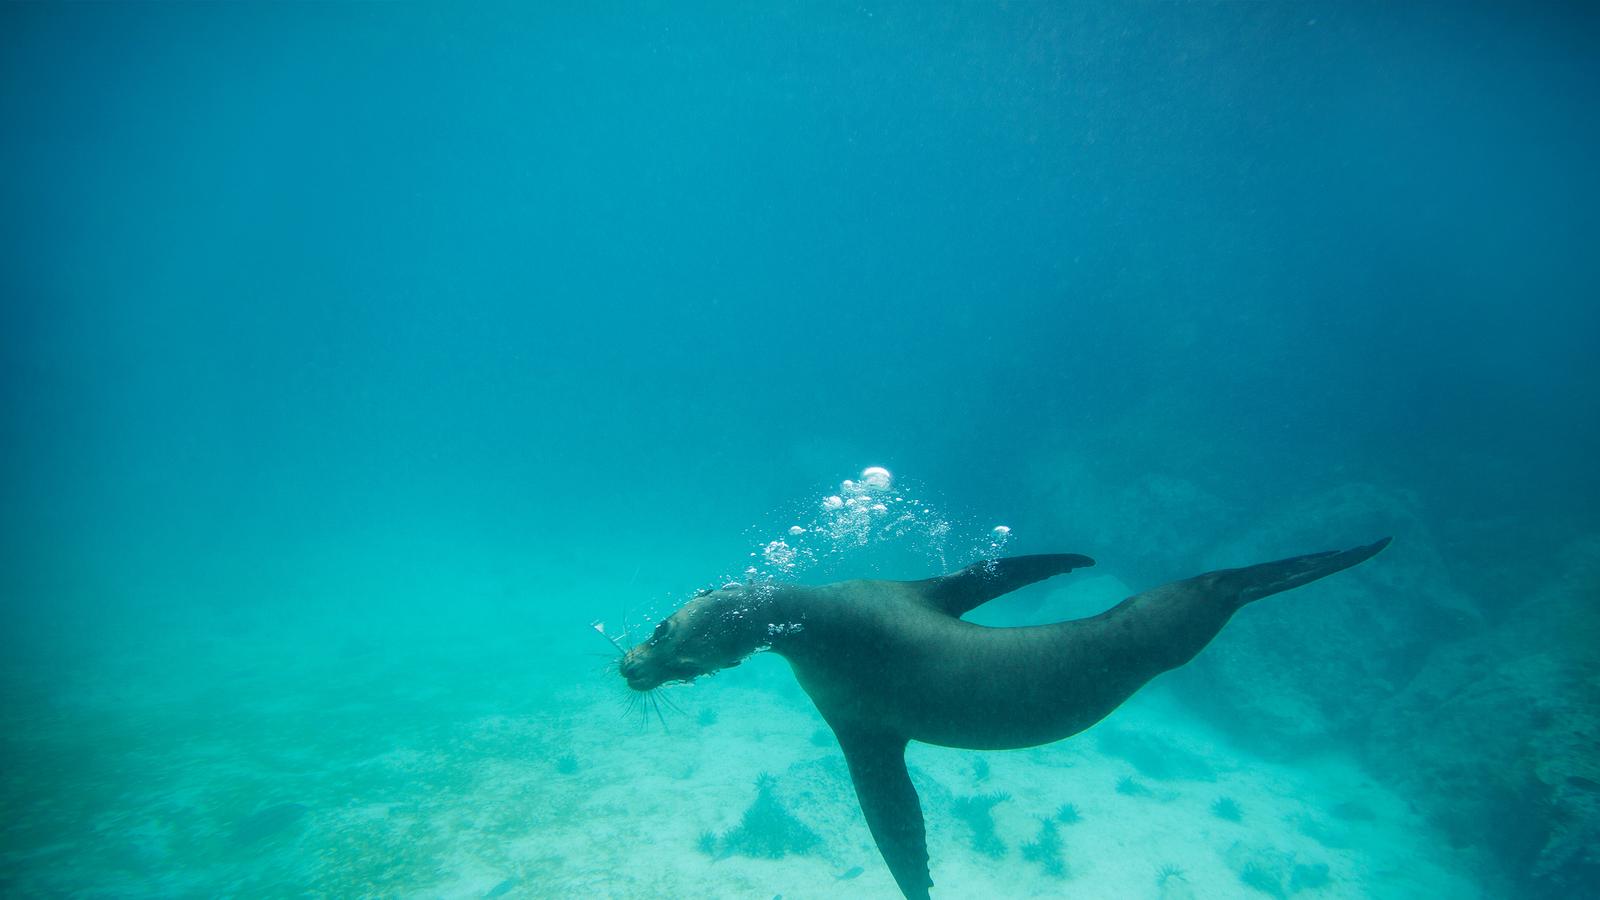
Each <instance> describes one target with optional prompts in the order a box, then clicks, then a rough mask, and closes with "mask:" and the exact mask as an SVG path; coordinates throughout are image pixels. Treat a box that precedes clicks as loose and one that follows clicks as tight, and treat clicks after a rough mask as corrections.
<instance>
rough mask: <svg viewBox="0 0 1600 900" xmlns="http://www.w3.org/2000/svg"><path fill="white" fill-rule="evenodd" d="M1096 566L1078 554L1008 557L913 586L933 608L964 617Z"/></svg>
mask: <svg viewBox="0 0 1600 900" xmlns="http://www.w3.org/2000/svg"><path fill="white" fill-rule="evenodd" d="M1092 565H1094V560H1092V559H1090V558H1089V557H1087V556H1079V555H1078V554H1076V553H1049V554H1044V555H1040V556H1008V557H1006V558H1005V559H986V560H982V561H980V562H975V563H973V564H972V565H970V566H967V567H966V568H965V569H962V570H961V571H959V572H955V573H953V574H950V575H941V576H939V577H938V578H929V579H927V580H925V581H914V582H912V585H913V586H914V587H916V588H918V589H919V590H920V591H921V592H922V596H923V598H924V599H925V600H927V601H928V602H929V603H931V604H933V606H935V607H936V608H938V609H939V610H941V611H943V612H946V613H948V614H950V615H952V616H955V617H957V618H960V617H961V616H963V615H966V614H967V613H968V612H971V611H972V610H974V609H977V608H978V607H979V606H982V605H983V604H985V603H988V602H989V601H990V600H993V599H994V598H996V597H998V596H1000V595H1001V594H1009V593H1011V592H1012V591H1014V590H1016V589H1018V588H1021V587H1026V586H1027V585H1030V584H1033V583H1034V582H1035V581H1043V580H1045V579H1046V578H1049V577H1050V576H1052V575H1061V574H1063V573H1065V572H1071V571H1072V570H1073V569H1082V568H1084V567H1086V566H1092Z"/></svg>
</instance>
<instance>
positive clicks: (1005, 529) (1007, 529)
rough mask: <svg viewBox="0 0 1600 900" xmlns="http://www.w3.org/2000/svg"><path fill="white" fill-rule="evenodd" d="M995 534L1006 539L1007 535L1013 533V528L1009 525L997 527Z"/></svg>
mask: <svg viewBox="0 0 1600 900" xmlns="http://www.w3.org/2000/svg"><path fill="white" fill-rule="evenodd" d="M994 533H995V534H997V535H999V536H1000V537H1005V536H1006V535H1008V534H1010V533H1011V526H1009V525H996V526H995V527H994Z"/></svg>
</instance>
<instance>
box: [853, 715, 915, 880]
mask: <svg viewBox="0 0 1600 900" xmlns="http://www.w3.org/2000/svg"><path fill="white" fill-rule="evenodd" d="M834 733H835V734H837V735H838V737H839V746H840V747H841V748H843V749H844V760H845V763H846V764H848V765H849V767H850V780H851V781H853V782H855V786H856V799H857V800H859V801H860V802H861V812H862V814H863V815H864V816H866V819H867V828H868V830H870V831H871V832H872V839H873V840H874V841H876V842H877V844H878V852H879V853H881V854H882V855H883V861H884V862H885V863H888V865H889V873H890V874H891V875H893V876H894V880H895V883H896V884H898V885H899V886H900V893H902V894H904V895H905V896H906V900H928V888H930V887H932V886H933V879H932V878H931V877H929V876H928V841H927V835H926V832H925V831H924V828H923V824H922V802H921V801H920V800H918V799H917V789H916V788H915V787H914V786H912V784H911V776H910V774H909V773H907V772H906V739H905V738H903V737H894V736H891V735H883V734H874V733H870V732H857V731H851V730H845V731H841V730H838V729H835V730H834Z"/></svg>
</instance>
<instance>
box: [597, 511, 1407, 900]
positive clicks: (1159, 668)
mask: <svg viewBox="0 0 1600 900" xmlns="http://www.w3.org/2000/svg"><path fill="white" fill-rule="evenodd" d="M1388 544H1389V539H1388V538H1384V539H1383V540H1380V541H1378V542H1376V543H1373V544H1368V545H1366V546H1364V547H1356V548H1354V549H1351V550H1342V551H1329V552H1326V553H1313V554H1311V555H1308V556H1296V557H1293V558H1290V559H1283V560H1279V561H1277V562H1269V563H1262V564H1260V565H1255V566H1249V567H1246V568H1242V569H1223V570H1221V571H1217V572H1208V573H1206V574H1204V575H1197V576H1195V577H1193V578H1188V579H1185V580H1183V581H1177V582H1173V583H1172V584H1168V585H1164V586H1162V587H1158V588H1155V589H1153V590H1149V591H1145V592H1144V593H1142V594H1137V595H1135V596H1133V597H1130V598H1128V599H1127V600H1124V601H1122V602H1121V603H1119V604H1117V605H1116V606H1115V607H1113V608H1111V609H1109V610H1107V611H1106V612H1103V613H1101V614H1100V615H1097V616H1092V617H1090V618H1086V619H1077V620H1074V621H1070V622H1058V623H1056V624H1054V625H1037V626H1030V627H1025V628H987V627H984V626H981V625H974V624H972V623H971V622H965V621H962V619H961V616H962V615H964V614H966V613H967V612H968V611H970V610H972V609H974V608H976V607H977V606H979V605H980V604H983V603H986V602H988V601H989V600H993V599H994V598H995V597H998V596H1000V595H1002V594H1005V593H1009V592H1010V591H1014V590H1016V589H1017V588H1020V587H1022V586H1024V585H1028V584H1032V583H1034V582H1036V581H1041V580H1043V579H1045V578H1049V577H1051V576H1053V575H1059V574H1062V573H1064V572H1070V571H1072V570H1073V569H1079V568H1083V567H1085V566H1092V565H1094V560H1092V559H1090V558H1089V557H1087V556H1077V555H1074V554H1054V555H1042V556H1017V557H1010V558H1005V559H995V560H986V561H983V562H979V563H975V564H973V565H971V566H968V567H967V568H965V569H962V570H961V571H959V572H956V573H954V574H950V575H944V576H941V577H938V578H930V579H926V580H923V581H872V580H860V581H842V582H837V583H834V584H825V585H821V586H816V587H804V586H799V585H782V584H773V583H767V584H753V585H741V584H730V585H726V586H724V587H722V588H720V589H717V590H708V591H702V592H700V593H699V594H698V595H696V596H695V597H694V599H692V600H690V601H689V602H688V603H686V604H684V606H683V607H682V608H680V609H679V610H678V611H677V612H675V613H673V614H672V615H671V616H668V617H667V618H666V619H665V620H663V621H662V622H661V623H660V624H659V625H657V626H656V628H655V633H654V634H652V635H651V637H650V638H649V639H648V640H646V641H644V642H642V643H640V644H639V645H637V646H635V647H633V648H632V649H631V650H629V651H627V652H626V653H625V654H624V655H623V657H622V658H621V659H620V660H619V662H618V670H619V671H620V673H621V674H622V677H623V678H625V679H627V682H628V686H629V687H631V688H633V689H634V690H636V691H650V690H654V689H655V688H657V687H659V686H661V685H662V684H665V683H668V682H674V681H693V680H694V679H695V678H697V677H699V676H701V675H707V674H710V673H712V672H715V671H717V670H718V669H726V668H729V667H731V666H736V665H738V664H739V663H740V662H741V661H742V660H744V658H745V657H747V656H749V655H750V654H751V653H754V652H755V651H757V650H771V651H772V652H773V653H776V654H778V655H779V656H782V657H783V658H785V659H787V660H788V661H789V664H790V665H791V666H792V667H793V669H794V673H795V676H796V677H797V678H798V679H799V681H800V685H801V687H803V688H804V689H805V691H806V693H807V694H809V695H810V696H811V700H812V702H814V703H815V704H816V705H817V710H818V711H819V712H821V713H822V717H823V719H825V720H826V721H827V723H828V725H829V726H830V727H832V728H833V732H834V734H835V735H836V736H837V737H838V739H839V746H840V747H841V748H842V749H843V750H844V756H845V762H846V763H847V764H848V766H849V769H850V777H851V780H852V781H854V782H855V788H856V797H857V798H858V799H859V800H860V802H861V811H862V813H863V814H864V815H865V816H866V820H867V827H868V828H869V829H870V830H871V832H872V837H873V839H874V840H875V841H876V842H877V844H878V850H879V852H881V853H882V854H883V859H884V862H886V863H887V864H888V866H889V871H890V873H891V874H893V875H894V880H895V882H896V883H897V884H898V885H899V886H900V891H901V893H903V894H905V896H906V897H907V898H910V900H925V898H927V897H928V889H929V888H930V887H932V886H933V880H932V879H931V878H930V877H929V875H928V848H927V842H926V839H925V836H924V829H923V821H922V805H921V803H920V801H919V800H918V798H917V792H916V789H915V788H914V787H913V786H912V784H911V778H910V776H909V775H907V774H906V763H905V748H906V743H907V742H908V741H913V740H915V741H922V742H924V743H929V744H938V745H941V746H945V747H959V748H963V749H970V750H1008V749H1016V748H1021V747H1032V746H1036V745H1039V744H1047V743H1050V742H1052V741H1058V740H1060V739H1062V738H1065V737H1068V736H1070V735H1074V734H1077V733H1078V732H1080V731H1082V730H1084V729H1085V728H1088V727H1089V726H1090V725H1093V724H1094V723H1096V722H1098V721H1100V720H1101V719H1103V718H1105V717H1106V716H1107V715H1108V714H1109V713H1110V712H1111V711H1112V710H1114V709H1116V708H1117V707H1118V706H1120V705H1122V702H1123V701H1125V700H1127V699H1128V698H1129V697H1130V696H1132V695H1133V692H1134V691H1136V690H1138V689H1139V688H1140V687H1141V686H1143V685H1144V684H1145V683H1146V682H1148V681H1149V680H1150V679H1152V678H1154V677H1155V676H1157V675H1159V674H1161V673H1162V672H1165V671H1167V670H1169V669H1174V668H1177V667H1178V666H1181V665H1183V664H1184V663H1186V662H1188V661H1189V660H1190V659H1192V658H1194V655H1195V654H1196V653H1199V652H1200V649H1201V648H1203V647H1204V646H1205V645H1206V644H1207V643H1209V642H1210V641H1211V639H1212V638H1213V637H1215V636H1216V634H1217V632H1218V631H1220V630H1221V628H1222V626H1223V625H1224V624H1225V623H1226V622H1227V621H1228V619H1229V617H1231V616H1232V615H1233V614H1234V613H1235V612H1236V611H1238V610H1239V608H1240V607H1242V606H1244V605H1245V604H1246V603H1250V602H1252V601H1254V600H1259V599H1261V598H1262V597H1266V596H1268V595H1270V594H1276V593H1278V592H1280V591H1286V590H1289V589H1290V588H1296V587H1299V586H1301V585H1303V584H1309V583H1310V582H1313V581H1316V580H1317V579H1319V578H1323V577H1325V576H1327V575H1331V574H1333V573H1334V572H1338V571H1340V570H1341V569H1347V568H1349V567H1351V566H1353V565H1356V564H1357V563H1360V562H1362V561H1364V560H1366V559H1369V558H1370V557H1372V556H1373V555H1375V554H1377V553H1378V551H1380V550H1382V549H1383V548H1384V547H1386V546H1388Z"/></svg>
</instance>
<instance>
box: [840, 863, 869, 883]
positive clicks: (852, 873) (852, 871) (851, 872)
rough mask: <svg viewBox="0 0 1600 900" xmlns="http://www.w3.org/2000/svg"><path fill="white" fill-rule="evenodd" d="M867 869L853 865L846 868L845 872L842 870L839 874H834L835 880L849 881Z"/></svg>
mask: <svg viewBox="0 0 1600 900" xmlns="http://www.w3.org/2000/svg"><path fill="white" fill-rule="evenodd" d="M865 871H866V869H863V868H861V867H860V866H851V867H850V868H848V869H845V870H844V871H843V872H840V873H839V874H838V875H835V876H833V878H834V880H835V881H849V880H850V879H852V878H854V877H856V876H857V875H860V874H861V873H862V872H865Z"/></svg>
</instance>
